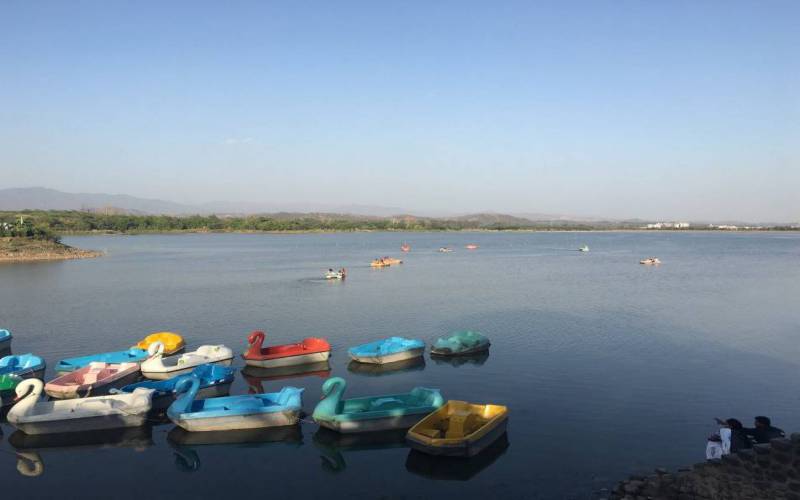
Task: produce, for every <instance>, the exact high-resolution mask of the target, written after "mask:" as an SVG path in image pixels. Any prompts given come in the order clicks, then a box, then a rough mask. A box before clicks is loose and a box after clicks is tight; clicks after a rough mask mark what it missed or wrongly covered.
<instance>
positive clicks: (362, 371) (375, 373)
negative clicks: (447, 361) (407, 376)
mask: <svg viewBox="0 0 800 500" xmlns="http://www.w3.org/2000/svg"><path fill="white" fill-rule="evenodd" d="M424 369H425V358H424V357H422V356H419V357H417V358H411V359H404V360H403V361H395V362H394V363H384V364H382V365H376V364H372V363H359V362H358V361H351V362H350V363H348V365H347V371H349V372H350V373H355V374H358V375H366V376H368V377H380V376H383V375H391V374H394V373H404V372H414V371H420V370H424Z"/></svg>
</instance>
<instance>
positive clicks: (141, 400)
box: [6, 378, 153, 434]
mask: <svg viewBox="0 0 800 500" xmlns="http://www.w3.org/2000/svg"><path fill="white" fill-rule="evenodd" d="M43 389H44V382H42V381H41V380H39V379H35V378H31V379H26V380H23V381H22V382H20V383H19V385H17V387H16V389H15V392H16V394H17V398H18V399H19V401H18V402H17V404H15V405H14V406H13V407H12V408H11V409H10V410H9V411H8V416H7V417H6V418H7V419H8V423H10V424H11V425H13V426H14V427H16V428H17V429H19V430H21V431H22V432H24V433H25V434H54V433H61V432H83V431H94V430H101V429H117V428H121V427H138V426H140V425H144V424H145V422H146V417H147V412H148V411H150V398H151V396H152V394H153V391H152V390H151V389H138V390H136V391H134V392H133V393H131V394H120V395H113V396H94V397H89V398H81V399H67V400H61V401H41V396H42V391H43Z"/></svg>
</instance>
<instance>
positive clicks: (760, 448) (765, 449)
mask: <svg viewBox="0 0 800 500" xmlns="http://www.w3.org/2000/svg"><path fill="white" fill-rule="evenodd" d="M771 449H772V447H771V446H770V445H768V444H766V443H761V444H754V445H753V451H754V452H756V455H769V452H770V450H771Z"/></svg>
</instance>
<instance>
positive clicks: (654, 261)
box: [639, 257, 661, 266]
mask: <svg viewBox="0 0 800 500" xmlns="http://www.w3.org/2000/svg"><path fill="white" fill-rule="evenodd" d="M639 264H645V265H647V266H652V265H657V264H661V261H660V260H658V257H649V258H647V259H643V260H640V261H639Z"/></svg>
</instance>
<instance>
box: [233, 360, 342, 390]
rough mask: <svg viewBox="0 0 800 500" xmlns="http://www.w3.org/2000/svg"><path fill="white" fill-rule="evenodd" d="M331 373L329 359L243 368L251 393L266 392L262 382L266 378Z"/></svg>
mask: <svg viewBox="0 0 800 500" xmlns="http://www.w3.org/2000/svg"><path fill="white" fill-rule="evenodd" d="M330 375H331V365H330V364H329V363H328V362H327V361H321V362H319V363H309V364H307V365H294V366H281V367H278V368H259V367H257V366H245V367H244V368H242V377H244V380H245V382H247V385H248V392H249V393H250V394H262V393H264V392H265V391H264V387H263V386H262V384H261V383H262V382H264V381H266V380H282V379H289V378H297V377H319V378H323V379H324V378H328V377H330Z"/></svg>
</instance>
